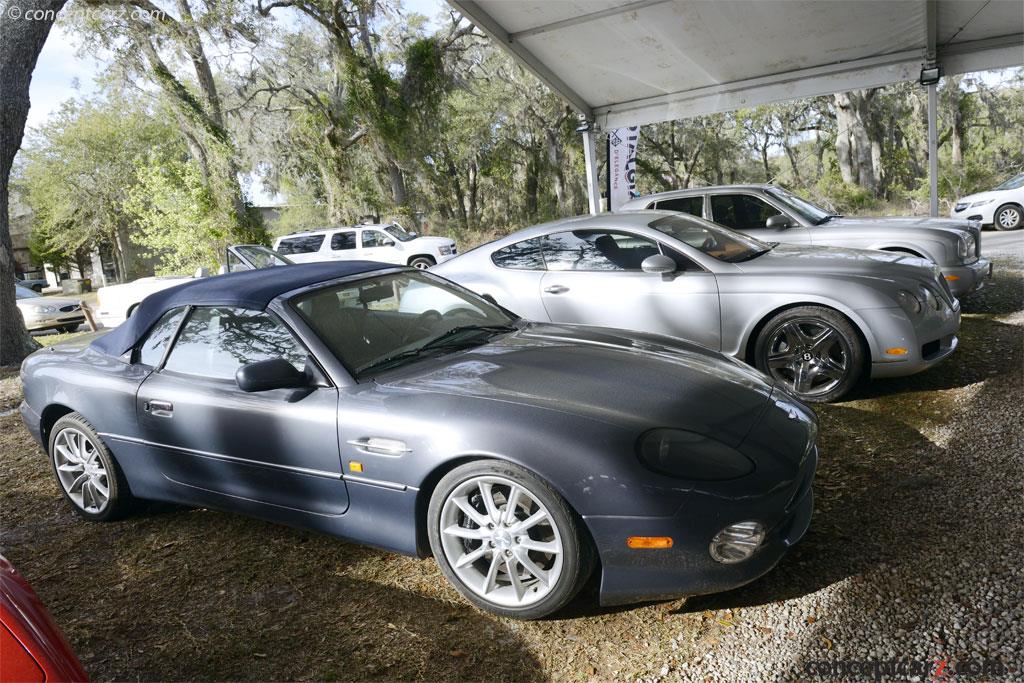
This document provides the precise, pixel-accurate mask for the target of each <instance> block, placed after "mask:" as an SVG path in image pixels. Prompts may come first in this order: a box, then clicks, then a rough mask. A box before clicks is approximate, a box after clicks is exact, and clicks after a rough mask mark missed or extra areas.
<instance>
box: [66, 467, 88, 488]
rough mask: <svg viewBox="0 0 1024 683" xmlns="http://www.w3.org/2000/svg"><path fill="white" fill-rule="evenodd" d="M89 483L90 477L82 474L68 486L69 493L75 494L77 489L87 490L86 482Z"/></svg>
mask: <svg viewBox="0 0 1024 683" xmlns="http://www.w3.org/2000/svg"><path fill="white" fill-rule="evenodd" d="M87 481H89V475H88V474H86V473H85V472H82V473H81V474H80V475H78V476H77V477H75V480H74V481H73V482H71V485H70V486H68V493H74V492H75V491H76V490H77V489H79V488H81V489H83V490H84V489H85V482H87Z"/></svg>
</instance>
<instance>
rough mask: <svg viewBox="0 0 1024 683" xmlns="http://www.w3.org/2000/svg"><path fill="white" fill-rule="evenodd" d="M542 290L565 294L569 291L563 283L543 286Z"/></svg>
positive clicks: (549, 292)
mask: <svg viewBox="0 0 1024 683" xmlns="http://www.w3.org/2000/svg"><path fill="white" fill-rule="evenodd" d="M544 291H545V292H547V293H548V294H565V293H566V292H568V291H569V288H568V287H566V286H565V285H551V286H550V287H545V288H544Z"/></svg>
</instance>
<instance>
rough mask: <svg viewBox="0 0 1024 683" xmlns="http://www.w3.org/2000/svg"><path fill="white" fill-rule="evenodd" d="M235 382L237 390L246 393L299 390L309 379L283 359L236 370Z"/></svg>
mask: <svg viewBox="0 0 1024 683" xmlns="http://www.w3.org/2000/svg"><path fill="white" fill-rule="evenodd" d="M235 382H237V383H238V388H239V389H241V390H242V391H247V392H253V391H270V390H271V389H301V388H303V387H306V386H308V385H309V377H308V376H307V375H306V373H305V372H303V371H302V370H296V369H295V366H294V365H292V364H291V363H289V362H288V361H286V360H285V359H284V358H271V359H270V360H261V361H259V362H257V363H249V364H247V365H243V366H242V367H240V368H238V371H237V372H235Z"/></svg>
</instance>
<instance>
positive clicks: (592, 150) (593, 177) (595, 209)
mask: <svg viewBox="0 0 1024 683" xmlns="http://www.w3.org/2000/svg"><path fill="white" fill-rule="evenodd" d="M581 132H582V133H583V159H584V161H585V162H586V165H587V197H588V198H589V200H590V213H592V214H598V213H601V184H600V181H599V180H598V177H597V147H596V146H595V145H594V129H593V127H589V128H588V129H587V130H584V131H581Z"/></svg>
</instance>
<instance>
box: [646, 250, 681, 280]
mask: <svg viewBox="0 0 1024 683" xmlns="http://www.w3.org/2000/svg"><path fill="white" fill-rule="evenodd" d="M640 269H641V270H643V271H644V272H645V273H654V274H655V275H666V274H668V273H674V272H676V262H675V261H673V260H672V259H670V258H669V257H668V256H665V255H664V254H652V255H650V256H648V257H647V258H645V259H644V261H643V263H641V264H640Z"/></svg>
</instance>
